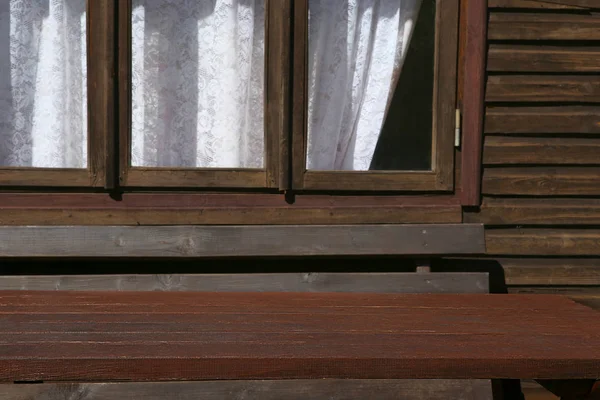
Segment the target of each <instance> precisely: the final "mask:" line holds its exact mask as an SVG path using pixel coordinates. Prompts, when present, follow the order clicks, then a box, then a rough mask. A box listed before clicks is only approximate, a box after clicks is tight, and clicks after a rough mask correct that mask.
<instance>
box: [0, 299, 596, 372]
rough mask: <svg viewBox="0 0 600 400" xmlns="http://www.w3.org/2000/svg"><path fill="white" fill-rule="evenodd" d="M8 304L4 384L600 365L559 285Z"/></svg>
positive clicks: (3, 330)
mask: <svg viewBox="0 0 600 400" xmlns="http://www.w3.org/2000/svg"><path fill="white" fill-rule="evenodd" d="M0 308H1V309H2V313H1V314H0V318H2V320H3V322H2V324H0V338H2V343H1V344H0V348H2V351H0V380H1V381H3V382H13V381H32V380H36V381H39V380H43V381H44V382H52V381H57V380H60V381H73V380H76V381H82V380H83V381H115V380H119V381H149V380H153V381H164V380H211V379H278V378H279V379H281V378H286V379H319V378H350V379H365V378H368V379H402V378H407V379H411V378H420V379H425V378H444V379H454V378H456V379H461V378H489V377H494V378H523V379H525V378H528V379H532V378H535V379H568V378H579V379H583V378H597V377H598V376H600V353H599V351H600V350H599V349H600V334H599V333H598V332H600V326H599V324H600V322H599V321H600V319H598V318H597V313H596V312H595V311H593V310H590V309H589V308H587V307H585V306H581V305H578V304H575V303H574V302H572V301H570V300H568V299H565V298H562V297H556V296H541V295H533V296H526V295H520V296H511V295H502V296H498V295H496V296H494V295H394V294H342V293H337V294H331V293H329V294H315V293H310V294H307V293H294V294H291V293H258V294H257V293H181V292H162V293H147V292H138V293H134V292H87V293H85V292H2V293H1V294H0ZM142 310H143V311H142ZM183 310H185V311H183ZM140 312H141V313H140ZM40 323H43V326H44V333H40V332H39V329H40ZM76 327H78V328H76ZM136 330H137V331H136ZM134 332H137V333H134ZM423 332H428V333H427V334H423ZM542 333H544V334H543V335H541V334H542ZM99 341H100V342H102V343H98V342H99ZM9 366H10V368H9Z"/></svg>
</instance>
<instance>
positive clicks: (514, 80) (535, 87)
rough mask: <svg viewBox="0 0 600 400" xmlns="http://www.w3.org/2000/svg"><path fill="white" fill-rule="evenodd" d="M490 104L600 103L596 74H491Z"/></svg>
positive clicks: (599, 87) (488, 83)
mask: <svg viewBox="0 0 600 400" xmlns="http://www.w3.org/2000/svg"><path fill="white" fill-rule="evenodd" d="M486 101H488V102H571V103H584V102H587V103H597V102H600V76H596V75H581V76H578V75H491V76H489V77H488V80H487V86H486Z"/></svg>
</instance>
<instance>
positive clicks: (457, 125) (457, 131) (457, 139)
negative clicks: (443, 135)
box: [454, 108, 461, 147]
mask: <svg viewBox="0 0 600 400" xmlns="http://www.w3.org/2000/svg"><path fill="white" fill-rule="evenodd" d="M460 119H461V115H460V108H457V109H456V115H455V122H454V147H460V135H461V126H460Z"/></svg>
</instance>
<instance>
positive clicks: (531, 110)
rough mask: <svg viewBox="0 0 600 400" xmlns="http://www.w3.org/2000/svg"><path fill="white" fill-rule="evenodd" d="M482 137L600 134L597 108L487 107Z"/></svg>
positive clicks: (599, 114) (599, 117)
mask: <svg viewBox="0 0 600 400" xmlns="http://www.w3.org/2000/svg"><path fill="white" fill-rule="evenodd" d="M485 132H486V133H508V134H519V133H536V134H537V133H585V134H599V133H600V107H594V106H562V107H561V106H559V107H555V106H553V107H487V109H486V117H485Z"/></svg>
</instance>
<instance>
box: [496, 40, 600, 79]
mask: <svg viewBox="0 0 600 400" xmlns="http://www.w3.org/2000/svg"><path fill="white" fill-rule="evenodd" d="M599 56H600V47H568V46H533V45H522V44H491V45H490V49H489V55H488V64H487V69H488V71H494V72H570V73H574V72H600V64H598V62H597V60H598V57H599Z"/></svg>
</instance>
